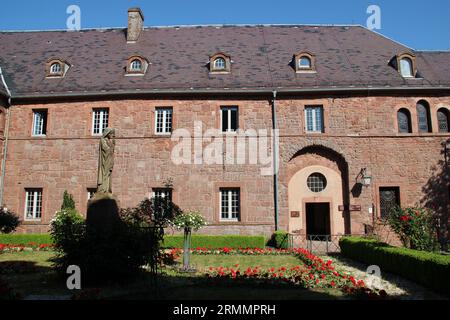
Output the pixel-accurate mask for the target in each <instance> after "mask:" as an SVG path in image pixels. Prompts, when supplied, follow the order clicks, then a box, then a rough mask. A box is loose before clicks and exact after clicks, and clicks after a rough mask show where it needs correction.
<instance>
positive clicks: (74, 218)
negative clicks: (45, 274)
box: [50, 209, 86, 272]
mask: <svg viewBox="0 0 450 320" xmlns="http://www.w3.org/2000/svg"><path fill="white" fill-rule="evenodd" d="M50 234H51V238H52V241H53V244H55V246H56V250H57V252H58V254H57V258H56V259H55V267H56V268H58V269H59V270H60V271H61V272H65V270H66V268H67V267H68V266H69V265H71V264H75V265H80V264H81V261H82V259H83V254H84V251H83V248H85V247H86V223H85V220H84V218H83V217H82V216H81V215H80V214H79V213H78V212H77V211H76V210H74V209H67V210H62V211H60V212H58V213H57V214H56V217H55V218H54V219H53V220H52V221H51V233H50Z"/></svg>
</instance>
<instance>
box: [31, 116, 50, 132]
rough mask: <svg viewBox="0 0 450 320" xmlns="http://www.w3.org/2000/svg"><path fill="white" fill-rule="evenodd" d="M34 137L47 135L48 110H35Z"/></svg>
mask: <svg viewBox="0 0 450 320" xmlns="http://www.w3.org/2000/svg"><path fill="white" fill-rule="evenodd" d="M32 133H33V136H45V135H46V134H47V110H33V130H32Z"/></svg>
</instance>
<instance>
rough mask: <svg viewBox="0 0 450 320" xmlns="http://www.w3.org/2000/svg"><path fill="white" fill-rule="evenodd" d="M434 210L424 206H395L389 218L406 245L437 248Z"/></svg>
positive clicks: (426, 249) (416, 247) (422, 248)
mask: <svg viewBox="0 0 450 320" xmlns="http://www.w3.org/2000/svg"><path fill="white" fill-rule="evenodd" d="M434 216H435V215H434V213H433V211H432V210H430V209H427V208H422V207H410V208H401V207H397V208H395V209H394V210H393V211H392V212H391V214H390V215H389V218H388V220H387V222H388V224H389V226H390V227H391V228H392V230H394V232H395V233H396V234H397V235H398V236H399V238H400V240H401V241H402V243H403V245H404V246H405V247H409V248H411V249H417V250H425V251H433V250H435V249H437V233H436V231H437V229H436V221H435V217H434Z"/></svg>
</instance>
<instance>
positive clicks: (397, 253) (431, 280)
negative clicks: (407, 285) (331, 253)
mask: <svg viewBox="0 0 450 320" xmlns="http://www.w3.org/2000/svg"><path fill="white" fill-rule="evenodd" d="M339 246H340V247H341V253H342V255H344V256H346V257H348V258H351V259H354V260H358V261H361V262H364V263H366V264H370V265H378V266H379V267H380V268H381V271H382V272H383V271H384V272H392V273H395V274H398V275H400V276H403V277H405V278H407V279H410V280H412V281H414V282H417V283H419V284H421V285H423V286H425V287H428V288H430V289H433V290H436V291H438V292H442V293H447V294H449V293H450V285H449V284H450V255H441V254H438V253H432V252H425V251H417V250H412V249H407V248H397V247H392V246H390V245H388V244H386V243H381V242H377V241H376V240H371V239H364V238H360V237H344V238H341V240H340V241H339Z"/></svg>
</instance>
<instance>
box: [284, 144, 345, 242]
mask: <svg viewBox="0 0 450 320" xmlns="http://www.w3.org/2000/svg"><path fill="white" fill-rule="evenodd" d="M288 178H289V179H288V206H289V213H290V214H289V232H290V233H294V234H300V235H308V234H309V235H338V234H346V233H349V231H350V223H349V215H348V212H346V211H342V210H340V208H339V207H340V206H342V205H346V204H348V203H349V191H348V190H349V189H348V165H347V162H346V161H345V159H344V158H343V157H342V155H340V154H339V153H337V152H335V151H334V150H331V149H329V148H327V147H324V146H317V145H314V146H309V147H305V148H303V149H301V150H300V151H299V152H297V153H296V154H294V155H293V157H292V158H291V160H290V161H289V163H288Z"/></svg>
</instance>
